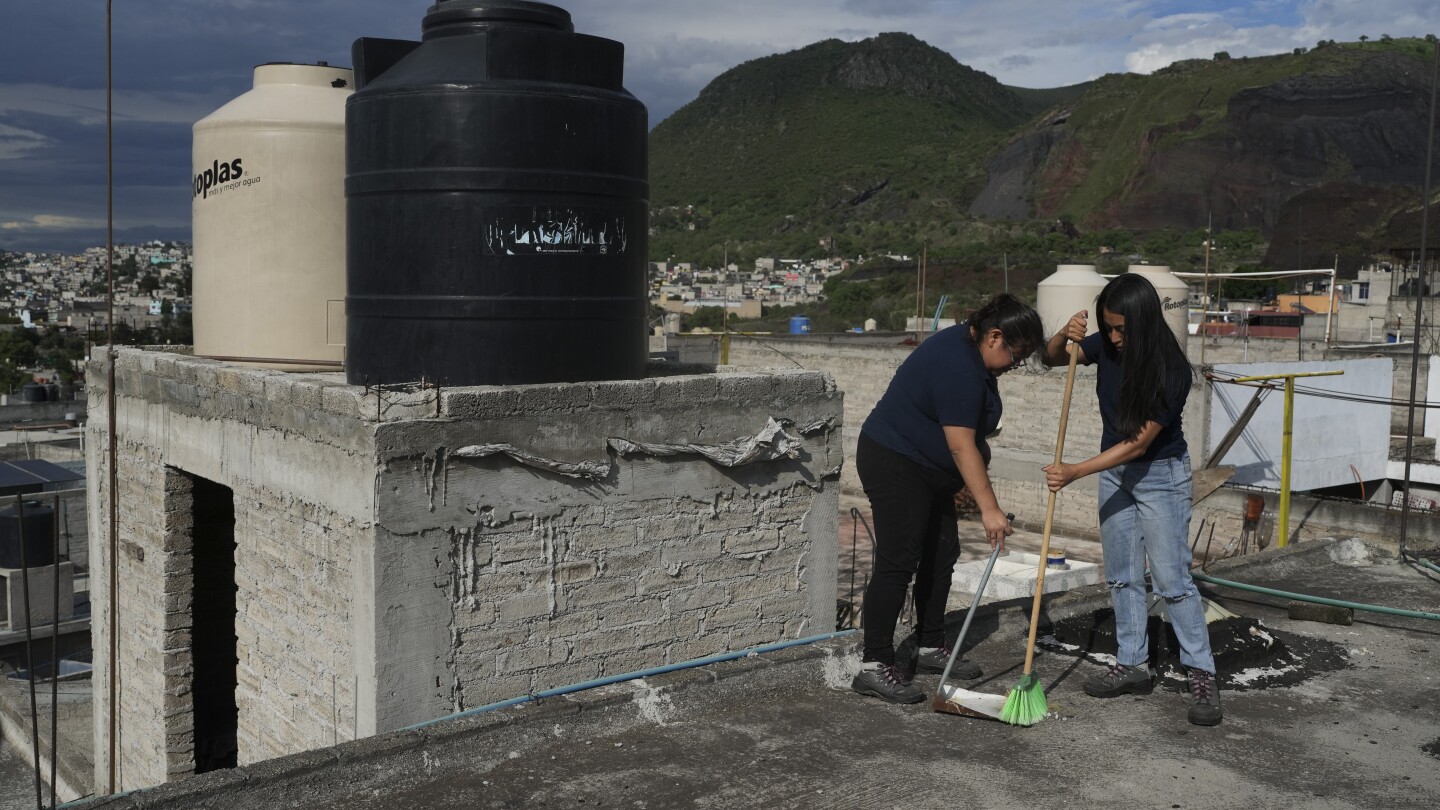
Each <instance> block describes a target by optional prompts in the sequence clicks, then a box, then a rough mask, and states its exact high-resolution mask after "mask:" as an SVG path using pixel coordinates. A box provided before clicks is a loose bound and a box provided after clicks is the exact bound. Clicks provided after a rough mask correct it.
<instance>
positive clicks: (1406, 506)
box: [1400, 41, 1440, 560]
mask: <svg viewBox="0 0 1440 810" xmlns="http://www.w3.org/2000/svg"><path fill="white" fill-rule="evenodd" d="M1437 88H1440V41H1437V42H1436V43H1435V69H1434V72H1433V73H1432V75H1431V77H1430V132H1429V135H1428V136H1427V137H1426V138H1425V202H1424V204H1423V205H1422V206H1421V214H1420V267H1419V272H1417V273H1416V274H1415V288H1414V289H1415V346H1414V349H1413V350H1412V352H1411V355H1410V415H1409V417H1408V419H1407V420H1406V423H1405V494H1404V497H1402V498H1401V499H1400V559H1402V560H1403V559H1406V558H1407V556H1408V555H1409V552H1408V551H1407V550H1406V548H1405V537H1406V532H1407V531H1408V530H1409V528H1410V459H1411V458H1412V457H1414V454H1415V393H1416V390H1417V389H1416V386H1417V385H1418V384H1419V376H1420V325H1421V324H1422V323H1423V321H1422V320H1421V318H1422V316H1423V315H1424V309H1423V307H1424V301H1425V295H1424V293H1425V284H1424V281H1423V280H1422V279H1423V278H1424V271H1425V249H1426V240H1427V239H1428V238H1429V236H1430V169H1431V167H1432V165H1433V163H1434V155H1435V100H1436V98H1435V97H1436V92H1437Z"/></svg>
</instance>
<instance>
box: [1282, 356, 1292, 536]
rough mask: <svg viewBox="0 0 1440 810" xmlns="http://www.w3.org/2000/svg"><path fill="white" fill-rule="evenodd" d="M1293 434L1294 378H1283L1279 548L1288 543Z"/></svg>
mask: <svg viewBox="0 0 1440 810" xmlns="http://www.w3.org/2000/svg"><path fill="white" fill-rule="evenodd" d="M1294 434H1295V378H1294V377H1286V378H1285V426H1284V432H1283V433H1282V434H1281V439H1280V548H1285V547H1286V546H1288V545H1290V447H1291V442H1292V440H1293V438H1294Z"/></svg>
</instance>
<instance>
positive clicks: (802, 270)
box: [650, 258, 849, 318]
mask: <svg viewBox="0 0 1440 810" xmlns="http://www.w3.org/2000/svg"><path fill="white" fill-rule="evenodd" d="M848 266H849V262H848V261H846V260H844V259H838V258H837V259H819V260H815V261H808V262H807V261H801V260H799V259H781V258H763V259H756V260H755V266H754V269H753V270H742V269H741V267H740V266H739V265H738V264H735V263H734V262H732V263H730V264H728V265H726V266H725V267H723V268H720V269H704V270H697V269H695V267H694V266H693V265H691V264H690V263H689V262H651V264H650V282H651V284H650V300H651V301H652V302H653V303H655V304H657V305H658V306H660V307H661V308H663V309H664V310H665V311H666V312H680V313H692V312H694V311H695V309H696V308H698V307H725V308H726V309H728V310H730V311H731V312H733V313H734V314H736V315H737V316H739V317H741V318H758V317H760V315H761V307H762V306H765V307H786V306H799V305H802V304H813V303H817V302H819V301H823V300H825V295H824V291H825V280H826V279H827V278H829V277H831V276H833V275H835V274H836V273H839V272H840V271H842V270H844V269H845V268H846V267H848Z"/></svg>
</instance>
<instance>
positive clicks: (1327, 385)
mask: <svg viewBox="0 0 1440 810" xmlns="http://www.w3.org/2000/svg"><path fill="white" fill-rule="evenodd" d="M1215 370H1216V372H1220V375H1219V376H1225V375H1226V374H1231V375H1243V376H1259V375H1262V374H1269V373H1296V372H1314V371H1334V370H1343V371H1344V372H1345V373H1344V374H1343V375H1341V376H1338V377H1302V378H1300V379H1299V380H1296V386H1297V387H1299V388H1309V389H1319V390H1323V391H1330V392H1336V393H1343V394H1352V395H1359V396H1368V397H1379V398H1382V399H1386V400H1388V399H1389V397H1390V395H1391V383H1392V381H1391V377H1392V373H1393V370H1394V366H1393V362H1392V361H1391V360H1389V359H1385V358H1367V359H1363V360H1320V361H1315V362H1304V363H1295V362H1289V363H1248V364H1245V365H1217V366H1215ZM1253 393H1254V389H1253V388H1249V387H1245V386H1239V385H1225V384H1217V385H1216V386H1215V387H1214V389H1213V394H1212V395H1211V396H1212V399H1211V407H1210V445H1209V448H1208V449H1209V450H1210V451H1212V452H1213V450H1214V446H1215V444H1218V443H1219V441H1220V440H1221V439H1222V438H1223V437H1224V436H1225V434H1226V432H1228V431H1229V430H1230V426H1231V425H1232V424H1234V422H1235V419H1236V417H1238V416H1239V415H1240V413H1241V411H1243V410H1244V409H1245V406H1246V404H1247V403H1249V401H1250V397H1251V396H1252V395H1253ZM1284 416H1285V393H1284V389H1283V381H1282V387H1281V388H1279V389H1277V390H1275V391H1273V392H1271V393H1270V394H1268V395H1267V396H1266V398H1265V400H1264V402H1262V403H1261V405H1260V409H1259V410H1258V411H1256V413H1255V416H1254V417H1253V418H1252V419H1251V420H1250V424H1249V426H1248V427H1246V429H1245V432H1244V433H1242V434H1241V436H1240V439H1239V440H1238V441H1237V442H1235V446H1234V447H1232V448H1231V449H1230V451H1229V452H1228V453H1226V455H1225V458H1224V460H1223V461H1222V462H1221V463H1223V464H1233V465H1235V467H1236V470H1235V476H1234V477H1233V478H1232V479H1231V481H1232V482H1233V483H1237V484H1251V485H1254V486H1259V487H1265V488H1269V489H1279V487H1280V466H1281V464H1280V462H1281V443H1282V439H1283V435H1284ZM1293 424H1294V435H1293V440H1292V450H1291V469H1290V488H1291V490H1292V491H1301V490H1310V489H1319V488H1322V487H1331V486H1338V485H1341V484H1348V483H1354V481H1355V473H1356V472H1357V471H1358V473H1359V474H1360V477H1361V478H1362V479H1364V480H1374V479H1377V478H1383V477H1384V476H1385V469H1386V461H1387V459H1388V457H1389V452H1390V408H1389V406H1388V405H1373V404H1367V403H1360V402H1350V401H1346V400H1337V399H1327V398H1322V397H1315V396H1305V395H1302V394H1298V393H1297V394H1296V396H1295V414H1294V422H1293ZM1352 465H1353V466H1354V467H1355V471H1352V470H1351V469H1350V468H1351V466H1352Z"/></svg>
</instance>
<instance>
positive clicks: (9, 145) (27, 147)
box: [0, 123, 48, 160]
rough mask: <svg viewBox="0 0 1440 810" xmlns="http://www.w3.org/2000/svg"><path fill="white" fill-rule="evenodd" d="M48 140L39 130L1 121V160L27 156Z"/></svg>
mask: <svg viewBox="0 0 1440 810" xmlns="http://www.w3.org/2000/svg"><path fill="white" fill-rule="evenodd" d="M47 142H48V139H47V138H46V137H45V136H44V135H41V134H40V133H38V132H34V131H32V130H28V129H21V128H20V127H12V126H10V125H9V124H4V123H0V160H7V159H10V158H21V157H25V156H26V155H28V154H30V153H31V152H34V151H35V150H36V149H39V148H40V147H42V146H44V145H45V144H46V143H47Z"/></svg>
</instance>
